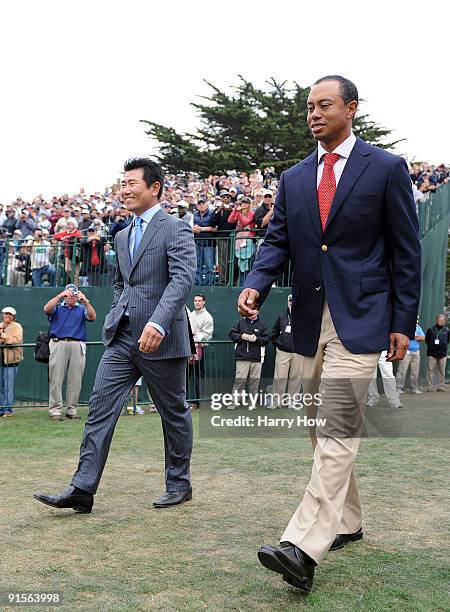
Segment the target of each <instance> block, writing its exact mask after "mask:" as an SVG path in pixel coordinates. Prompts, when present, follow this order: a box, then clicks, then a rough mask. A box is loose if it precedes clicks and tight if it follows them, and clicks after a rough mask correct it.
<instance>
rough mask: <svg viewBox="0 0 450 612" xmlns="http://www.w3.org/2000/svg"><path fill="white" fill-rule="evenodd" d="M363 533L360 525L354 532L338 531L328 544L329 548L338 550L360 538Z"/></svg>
mask: <svg viewBox="0 0 450 612" xmlns="http://www.w3.org/2000/svg"><path fill="white" fill-rule="evenodd" d="M363 535H364V534H363V530H362V527H360V528H359V529H358V531H355V533H338V534H337V536H336V537H335V538H334V542H333V544H332V545H331V546H330V550H339V549H340V548H344V546H345V545H346V544H348V543H349V542H356V541H357V540H362V539H363Z"/></svg>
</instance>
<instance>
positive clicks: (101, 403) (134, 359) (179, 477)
mask: <svg viewBox="0 0 450 612" xmlns="http://www.w3.org/2000/svg"><path fill="white" fill-rule="evenodd" d="M186 361H187V359H186V357H176V358H172V359H170V358H166V359H149V358H148V357H146V356H145V355H144V354H143V353H141V352H140V351H139V347H138V346H137V345H135V343H134V342H133V339H132V333H131V327H130V324H129V322H125V320H124V319H122V320H121V322H120V324H119V326H118V329H117V331H116V334H115V336H114V339H113V341H112V342H111V343H110V344H109V346H108V347H107V348H106V350H105V352H104V354H103V357H102V359H101V361H100V364H99V366H98V369H97V374H96V378H95V384H94V389H93V391H92V393H91V397H90V401H89V415H88V419H87V421H86V425H85V428H84V434H83V440H82V443H81V448H80V461H79V464H78V468H77V471H76V472H75V474H74V476H73V479H72V485H74V486H76V487H78V488H80V489H83V490H84V491H88V492H89V493H95V492H96V491H97V487H98V485H99V482H100V478H101V476H102V473H103V469H104V467H105V463H106V459H107V457H108V452H109V448H110V445H111V440H112V437H113V434H114V429H115V426H116V423H117V420H118V418H119V415H120V412H121V410H122V406H123V403H124V401H125V399H126V397H127V395H128V394H129V393H130V391H131V389H132V388H133V387H134V385H135V383H136V381H137V380H138V379H139V378H140V377H141V376H143V377H144V380H145V383H146V385H147V388H148V390H149V391H150V395H151V396H152V399H153V401H154V402H155V405H156V407H157V409H158V412H159V414H160V416H161V421H162V429H163V435H164V449H165V481H166V490H167V491H183V490H185V489H188V488H189V487H190V486H191V484H190V474H189V464H190V459H191V454H192V442H193V433H192V418H191V412H190V408H189V405H188V404H187V402H186Z"/></svg>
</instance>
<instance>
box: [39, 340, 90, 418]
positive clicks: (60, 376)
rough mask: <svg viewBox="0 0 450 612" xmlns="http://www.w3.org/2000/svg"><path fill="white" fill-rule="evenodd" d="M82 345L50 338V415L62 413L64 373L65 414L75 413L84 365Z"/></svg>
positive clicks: (82, 343) (84, 357) (84, 358)
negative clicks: (65, 379)
mask: <svg viewBox="0 0 450 612" xmlns="http://www.w3.org/2000/svg"><path fill="white" fill-rule="evenodd" d="M84 346H85V344H84V342H78V341H67V340H59V341H58V342H55V341H54V340H50V344H49V348H50V358H49V362H48V366H49V383H48V384H49V398H48V411H49V413H50V415H51V416H60V415H61V413H62V410H63V399H62V387H63V383H64V378H65V377H66V374H67V381H66V406H67V410H66V414H69V415H75V414H77V405H78V398H79V396H80V391H81V382H82V379H83V373H84V367H85V365H86V355H85V354H84V350H85V349H84Z"/></svg>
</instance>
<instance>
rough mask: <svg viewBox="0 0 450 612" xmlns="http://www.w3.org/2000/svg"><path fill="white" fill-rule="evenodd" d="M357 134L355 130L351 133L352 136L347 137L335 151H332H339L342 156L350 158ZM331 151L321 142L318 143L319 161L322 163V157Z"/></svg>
mask: <svg viewBox="0 0 450 612" xmlns="http://www.w3.org/2000/svg"><path fill="white" fill-rule="evenodd" d="M355 142H356V136H355V135H354V133H353V132H351V133H350V136H349V137H348V138H346V139H345V140H344V141H343V142H341V144H340V145H339V146H337V147H336V148H335V149H334V151H331V153H337V154H338V155H340V156H341V157H344V158H345V159H348V158H349V157H350V153H351V152H352V149H353V147H354V146H355ZM326 153H329V151H327V150H326V149H324V148H323V147H322V145H321V144H320V142H319V143H318V144H317V163H318V164H320V162H321V161H322V157H323V156H324V155H325V154H326Z"/></svg>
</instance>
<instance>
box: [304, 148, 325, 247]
mask: <svg viewBox="0 0 450 612" xmlns="http://www.w3.org/2000/svg"><path fill="white" fill-rule="evenodd" d="M300 192H301V193H303V195H304V198H305V200H306V204H307V207H308V211H309V215H310V217H311V222H312V225H313V227H314V229H315V231H316V232H317V234H318V235H319V236H322V225H321V222H320V214H319V201H318V199H317V149H316V150H315V151H314V153H312V154H311V155H310V156H309V157H307V158H306V159H305V160H304V166H303V172H302V173H301V174H300Z"/></svg>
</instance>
